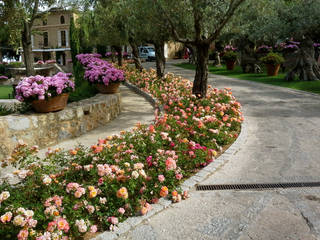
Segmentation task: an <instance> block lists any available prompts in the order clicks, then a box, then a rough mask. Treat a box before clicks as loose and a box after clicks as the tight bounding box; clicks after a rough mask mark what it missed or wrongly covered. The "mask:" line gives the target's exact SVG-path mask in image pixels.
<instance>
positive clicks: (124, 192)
mask: <svg viewBox="0 0 320 240" xmlns="http://www.w3.org/2000/svg"><path fill="white" fill-rule="evenodd" d="M117 197H118V198H122V199H124V200H125V199H127V198H128V190H127V189H126V188H125V187H122V188H120V189H119V190H118V191H117Z"/></svg>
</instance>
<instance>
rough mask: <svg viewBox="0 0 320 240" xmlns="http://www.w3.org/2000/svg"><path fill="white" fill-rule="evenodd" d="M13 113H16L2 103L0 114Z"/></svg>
mask: <svg viewBox="0 0 320 240" xmlns="http://www.w3.org/2000/svg"><path fill="white" fill-rule="evenodd" d="M11 113H14V110H13V109H11V108H8V107H6V106H2V105H0V116H5V115H9V114H11Z"/></svg>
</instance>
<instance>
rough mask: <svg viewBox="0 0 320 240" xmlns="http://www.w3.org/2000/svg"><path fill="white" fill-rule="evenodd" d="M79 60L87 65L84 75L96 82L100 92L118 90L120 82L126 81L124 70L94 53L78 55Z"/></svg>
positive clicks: (106, 92)
mask: <svg viewBox="0 0 320 240" xmlns="http://www.w3.org/2000/svg"><path fill="white" fill-rule="evenodd" d="M77 58H78V60H79V61H80V63H82V64H83V65H84V67H85V69H86V70H85V74H84V77H85V79H87V80H88V81H89V82H90V83H92V84H95V85H96V88H97V89H98V91H99V92H100V93H105V94H110V93H116V92H118V88H119V86H120V83H121V82H123V81H125V78H124V72H123V71H122V70H120V69H117V68H115V67H113V65H112V64H110V63H109V62H107V61H104V60H102V59H100V58H99V57H96V56H93V55H92V54H80V55H77Z"/></svg>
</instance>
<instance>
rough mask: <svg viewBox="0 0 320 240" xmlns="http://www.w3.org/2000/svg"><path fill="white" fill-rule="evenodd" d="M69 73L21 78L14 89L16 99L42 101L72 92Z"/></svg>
mask: <svg viewBox="0 0 320 240" xmlns="http://www.w3.org/2000/svg"><path fill="white" fill-rule="evenodd" d="M69 77H70V74H69V73H62V72H59V73H57V74H56V75H54V76H52V77H44V76H40V75H37V76H30V77H25V78H23V79H22V80H21V81H20V82H19V84H18V86H17V87H16V99H18V100H19V101H21V102H24V101H25V102H32V101H33V100H44V99H47V98H49V97H55V96H58V95H60V94H62V93H69V92H71V91H74V82H72V81H71V80H70V79H69Z"/></svg>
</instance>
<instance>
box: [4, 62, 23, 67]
mask: <svg viewBox="0 0 320 240" xmlns="http://www.w3.org/2000/svg"><path fill="white" fill-rule="evenodd" d="M23 66H24V64H23V62H12V63H10V64H9V65H8V67H13V68H20V67H23Z"/></svg>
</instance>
